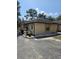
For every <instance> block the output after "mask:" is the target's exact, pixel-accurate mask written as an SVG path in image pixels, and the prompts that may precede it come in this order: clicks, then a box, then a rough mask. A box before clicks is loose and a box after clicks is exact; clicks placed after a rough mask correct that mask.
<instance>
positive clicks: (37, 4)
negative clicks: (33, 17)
mask: <svg viewBox="0 0 79 59" xmlns="http://www.w3.org/2000/svg"><path fill="white" fill-rule="evenodd" d="M18 1H19V2H20V6H21V8H20V12H21V16H22V17H23V16H24V15H26V10H28V9H30V8H33V9H36V10H37V11H38V13H39V12H41V13H43V12H44V13H46V14H47V15H51V16H58V15H60V14H61V0H18Z"/></svg>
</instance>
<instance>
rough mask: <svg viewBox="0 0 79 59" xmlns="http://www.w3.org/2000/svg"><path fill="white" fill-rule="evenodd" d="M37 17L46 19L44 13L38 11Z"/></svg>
mask: <svg viewBox="0 0 79 59" xmlns="http://www.w3.org/2000/svg"><path fill="white" fill-rule="evenodd" d="M38 18H42V19H46V15H45V14H44V13H42V14H41V13H39V14H38Z"/></svg>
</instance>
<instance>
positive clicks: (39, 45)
mask: <svg viewBox="0 0 79 59" xmlns="http://www.w3.org/2000/svg"><path fill="white" fill-rule="evenodd" d="M17 59H61V41H60V40H57V39H55V38H53V37H47V38H40V39H37V38H25V37H23V36H19V37H18V38H17Z"/></svg>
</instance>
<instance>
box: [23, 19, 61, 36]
mask: <svg viewBox="0 0 79 59" xmlns="http://www.w3.org/2000/svg"><path fill="white" fill-rule="evenodd" d="M24 28H26V30H27V31H31V33H32V34H33V35H36V34H41V33H52V32H57V31H61V29H60V28H61V25H60V23H58V22H57V21H50V20H46V19H35V20H30V21H26V22H25V23H24Z"/></svg>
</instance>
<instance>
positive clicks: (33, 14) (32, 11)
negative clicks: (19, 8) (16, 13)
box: [25, 9, 37, 20]
mask: <svg viewBox="0 0 79 59" xmlns="http://www.w3.org/2000/svg"><path fill="white" fill-rule="evenodd" d="M26 13H27V15H26V16H25V17H26V18H27V17H31V20H32V19H33V18H34V17H37V11H36V10H35V9H29V10H27V11H26Z"/></svg>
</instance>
